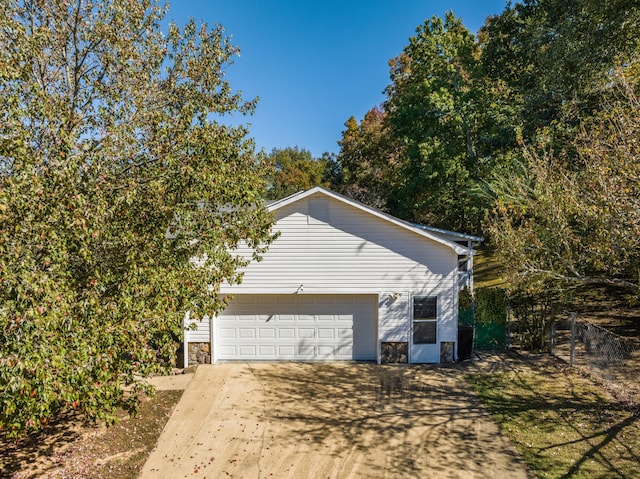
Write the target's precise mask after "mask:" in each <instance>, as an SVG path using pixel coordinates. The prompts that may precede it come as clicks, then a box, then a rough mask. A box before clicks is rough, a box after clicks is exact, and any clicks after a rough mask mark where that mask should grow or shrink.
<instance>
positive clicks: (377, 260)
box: [221, 195, 458, 362]
mask: <svg viewBox="0 0 640 479" xmlns="http://www.w3.org/2000/svg"><path fill="white" fill-rule="evenodd" d="M310 205H312V206H310ZM325 205H326V209H325ZM274 214H275V216H276V220H277V223H276V225H275V227H274V231H279V232H280V236H279V237H278V239H277V240H276V241H275V242H274V243H273V244H272V245H271V246H270V248H269V250H268V252H267V253H266V254H265V256H264V259H263V260H262V261H260V262H252V263H251V264H250V265H249V266H248V267H247V268H245V269H244V278H243V282H242V284H241V285H238V286H228V285H223V287H222V291H221V292H222V293H223V294H226V293H237V294H296V292H299V291H300V288H301V287H302V292H303V294H305V295H306V294H322V295H330V294H372V293H375V294H378V330H377V334H378V340H379V341H407V342H409V341H410V336H411V302H410V298H411V296H412V295H419V296H437V297H438V302H439V305H438V308H439V311H438V312H439V316H438V342H440V341H454V342H456V341H457V325H456V318H457V311H456V308H457V278H458V271H457V252H456V251H454V249H452V248H451V247H450V246H447V245H445V244H442V243H440V242H437V241H435V240H431V239H429V238H425V237H424V236H423V235H420V234H419V233H416V232H413V231H410V230H408V229H406V228H402V227H400V226H398V225H396V224H393V223H391V222H390V221H387V220H386V219H384V218H381V217H378V216H376V215H373V214H368V213H366V212H364V211H362V210H361V209H358V208H356V207H355V206H352V205H350V204H348V203H345V202H343V201H338V200H336V199H334V198H328V197H326V196H324V195H319V197H318V198H316V197H315V196H310V197H308V198H306V199H302V200H299V201H296V202H293V203H291V204H289V205H285V206H281V207H280V208H279V209H277V210H276V211H275V212H274ZM327 221H328V222H327ZM238 252H239V253H240V254H242V255H247V254H248V251H243V250H242V249H240V250H239V251H238ZM393 293H400V295H399V296H398V297H397V298H392V297H391V296H392V295H393ZM434 351H435V348H434ZM438 351H439V350H438ZM420 358H422V359H421V361H422V360H424V361H427V362H437V361H438V359H439V353H433V354H431V353H430V355H426V356H425V355H422V356H420Z"/></svg>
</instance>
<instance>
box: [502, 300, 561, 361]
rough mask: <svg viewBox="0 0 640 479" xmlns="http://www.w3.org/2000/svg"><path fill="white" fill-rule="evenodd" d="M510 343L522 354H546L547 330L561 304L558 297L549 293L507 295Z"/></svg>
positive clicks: (547, 345)
mask: <svg viewBox="0 0 640 479" xmlns="http://www.w3.org/2000/svg"><path fill="white" fill-rule="evenodd" d="M509 304H510V306H511V311H512V318H511V343H512V347H514V348H516V349H523V350H525V351H534V352H543V351H548V347H549V339H550V328H551V323H552V322H553V320H554V318H555V316H556V315H557V313H558V308H559V305H560V304H561V296H559V295H557V294H554V293H553V291H549V292H538V293H531V292H529V291H525V290H516V291H512V293H511V295H510V303H509Z"/></svg>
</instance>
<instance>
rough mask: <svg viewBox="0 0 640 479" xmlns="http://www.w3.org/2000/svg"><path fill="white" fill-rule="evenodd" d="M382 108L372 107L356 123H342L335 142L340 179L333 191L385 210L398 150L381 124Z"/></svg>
mask: <svg viewBox="0 0 640 479" xmlns="http://www.w3.org/2000/svg"><path fill="white" fill-rule="evenodd" d="M386 116H387V113H386V112H385V111H384V110H383V109H382V108H378V107H375V108H372V109H371V110H369V111H368V112H367V113H366V114H365V116H364V118H363V119H362V120H361V121H360V122H358V121H357V120H356V119H355V118H354V117H351V118H349V119H348V120H347V121H346V122H345V124H344V125H345V127H346V128H345V129H344V130H343V132H342V137H341V139H340V140H339V141H338V144H339V145H340V153H339V154H338V156H337V158H336V161H337V162H338V164H339V165H340V173H341V174H340V177H339V179H338V180H337V181H336V182H335V184H333V185H332V186H333V188H334V189H336V190H337V191H339V192H341V193H343V194H345V195H346V196H348V197H350V198H354V199H356V200H358V201H361V202H362V203H365V204H368V205H370V206H373V207H375V208H379V209H383V210H386V209H388V207H387V203H388V201H389V192H390V185H391V184H392V183H393V174H394V172H395V170H394V167H395V166H396V165H397V163H398V155H399V148H398V146H397V144H396V143H397V142H395V141H394V138H393V136H392V135H391V132H390V130H389V128H388V125H387V123H386V121H385V119H386Z"/></svg>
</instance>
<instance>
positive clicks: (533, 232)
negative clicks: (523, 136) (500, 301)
mask: <svg viewBox="0 0 640 479" xmlns="http://www.w3.org/2000/svg"><path fill="white" fill-rule="evenodd" d="M638 71H639V70H638V67H637V65H629V66H627V67H625V68H621V69H620V70H619V72H618V74H617V75H616V76H614V77H612V80H611V81H612V82H613V83H614V84H615V85H616V88H615V89H614V90H613V92H612V93H615V95H611V96H609V98H606V99H605V100H604V103H603V104H602V105H600V106H599V111H600V113H599V114H598V116H597V118H592V119H590V120H589V121H588V122H585V123H584V125H583V126H582V128H581V131H580V133H579V134H578V136H577V139H576V140H575V142H574V144H573V145H572V146H571V148H570V149H571V150H572V151H574V152H575V155H576V156H577V159H575V158H573V159H571V160H570V161H569V160H567V159H566V156H567V155H566V154H563V153H562V152H560V153H554V152H553V150H551V149H549V148H541V149H533V148H527V149H525V150H524V153H525V154H524V158H523V162H522V164H521V167H520V168H519V169H518V170H513V171H511V172H510V174H509V175H503V176H501V177H499V178H496V180H495V182H494V184H493V188H494V192H495V193H496V197H497V203H496V207H495V210H494V212H493V214H492V215H491V218H490V221H489V222H488V229H489V233H490V235H491V238H492V240H493V242H494V243H495V244H496V246H497V251H498V253H499V254H500V255H501V256H502V260H503V262H504V264H505V265H506V266H507V271H510V272H511V273H512V278H511V282H512V284H513V285H514V286H515V287H516V288H518V289H521V290H525V291H528V292H534V293H537V292H542V291H561V290H567V289H572V288H579V287H585V286H590V285H606V286H616V287H619V288H623V289H624V290H626V291H628V292H629V293H630V295H631V296H632V297H635V298H636V299H637V298H638V297H640V242H639V240H638V238H640V145H639V144H638V138H640V120H639V119H640V99H639V98H638V86H637V80H636V79H637V78H638ZM576 164H579V165H580V167H579V168H576Z"/></svg>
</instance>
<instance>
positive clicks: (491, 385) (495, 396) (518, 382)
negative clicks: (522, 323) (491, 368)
mask: <svg viewBox="0 0 640 479" xmlns="http://www.w3.org/2000/svg"><path fill="white" fill-rule="evenodd" d="M467 379H468V380H469V381H470V382H471V383H472V384H473V386H474V388H475V389H476V391H477V392H478V393H479V394H480V396H481V397H482V399H483V400H484V402H485V404H486V405H487V407H488V408H489V410H490V411H491V414H492V415H493V417H494V419H495V420H496V421H497V422H498V424H499V425H500V428H501V430H502V431H503V433H504V434H506V435H507V436H508V437H509V439H510V440H511V441H512V443H513V444H514V445H515V446H516V448H517V449H518V450H519V451H520V452H521V454H522V455H523V457H524V459H525V461H526V462H527V463H528V464H529V466H530V467H531V469H532V470H533V471H534V472H535V473H536V474H537V475H538V476H539V477H541V478H576V479H577V478H590V479H592V478H640V414H639V413H638V411H635V412H634V411H632V410H630V408H629V407H628V406H625V405H623V404H621V403H619V402H617V401H615V400H614V399H612V398H611V397H610V396H609V395H607V393H606V392H605V390H604V389H602V388H600V387H599V386H598V385H596V383H594V382H592V381H591V380H589V379H588V378H586V377H583V376H581V375H579V374H578V373H577V372H576V371H575V370H569V369H568V368H567V367H566V366H564V365H563V364H562V363H558V362H556V361H555V360H554V359H553V358H548V360H547V361H543V362H542V363H540V362H532V363H528V362H526V361H524V362H518V365H517V366H516V367H513V368H511V369H508V370H507V371H505V372H497V373H496V372H492V373H475V374H470V375H468V376H467Z"/></svg>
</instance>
